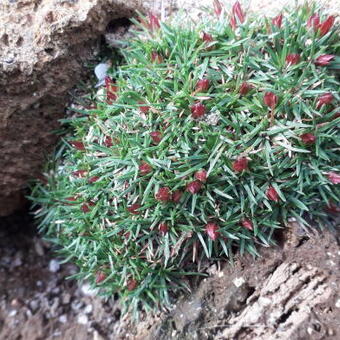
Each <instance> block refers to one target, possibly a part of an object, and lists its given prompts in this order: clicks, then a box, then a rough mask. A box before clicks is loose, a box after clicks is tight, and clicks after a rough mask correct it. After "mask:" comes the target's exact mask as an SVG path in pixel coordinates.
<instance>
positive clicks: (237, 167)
mask: <svg viewBox="0 0 340 340" xmlns="http://www.w3.org/2000/svg"><path fill="white" fill-rule="evenodd" d="M247 168H248V159H247V158H246V157H241V158H239V159H237V160H236V161H234V162H233V169H234V171H237V172H241V171H243V170H246V169H247Z"/></svg>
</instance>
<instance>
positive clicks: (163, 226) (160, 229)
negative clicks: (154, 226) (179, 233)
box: [158, 222, 169, 235]
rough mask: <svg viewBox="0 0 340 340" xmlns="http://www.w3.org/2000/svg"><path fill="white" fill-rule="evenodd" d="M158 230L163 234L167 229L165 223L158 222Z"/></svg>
mask: <svg viewBox="0 0 340 340" xmlns="http://www.w3.org/2000/svg"><path fill="white" fill-rule="evenodd" d="M158 230H159V231H160V232H161V233H162V234H163V235H165V234H166V233H167V232H168V231H169V229H168V225H167V224H166V223H164V222H163V223H160V224H159V226H158Z"/></svg>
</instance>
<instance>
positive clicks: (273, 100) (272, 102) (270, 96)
mask: <svg viewBox="0 0 340 340" xmlns="http://www.w3.org/2000/svg"><path fill="white" fill-rule="evenodd" d="M263 102H264V103H265V104H266V105H267V106H269V107H270V108H271V109H272V110H273V109H274V108H275V106H276V105H277V102H278V98H277V96H276V95H275V94H274V93H273V92H266V93H265V94H264V97H263Z"/></svg>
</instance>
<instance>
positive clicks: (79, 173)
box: [72, 170, 87, 177]
mask: <svg viewBox="0 0 340 340" xmlns="http://www.w3.org/2000/svg"><path fill="white" fill-rule="evenodd" d="M86 174H87V170H76V171H73V172H72V175H73V176H74V177H84V176H86Z"/></svg>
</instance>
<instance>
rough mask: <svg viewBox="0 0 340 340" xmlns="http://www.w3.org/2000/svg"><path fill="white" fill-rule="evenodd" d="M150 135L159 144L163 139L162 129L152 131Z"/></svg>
mask: <svg viewBox="0 0 340 340" xmlns="http://www.w3.org/2000/svg"><path fill="white" fill-rule="evenodd" d="M150 137H151V139H152V141H153V142H154V144H159V143H160V142H161V140H162V133H161V132H160V131H152V132H150Z"/></svg>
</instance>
